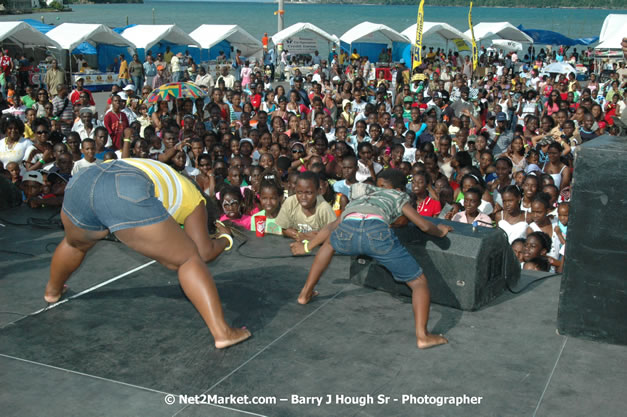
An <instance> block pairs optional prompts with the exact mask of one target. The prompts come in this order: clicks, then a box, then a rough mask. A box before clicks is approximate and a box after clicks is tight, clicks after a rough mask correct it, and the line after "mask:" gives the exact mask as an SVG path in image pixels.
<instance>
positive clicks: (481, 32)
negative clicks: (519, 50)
mask: <svg viewBox="0 0 627 417" xmlns="http://www.w3.org/2000/svg"><path fill="white" fill-rule="evenodd" d="M474 31H475V41H477V42H481V41H482V40H484V39H488V38H500V39H506V40H508V41H515V42H523V43H533V39H532V38H531V36H529V35H527V34H526V33H525V32H523V31H522V30H520V29H518V28H517V27H515V26H514V25H512V24H511V23H509V22H481V23H479V24H478V25H475V26H474ZM464 34H465V35H466V36H467V37H468V38H471V37H472V35H471V34H470V30H467V31H466V32H464Z"/></svg>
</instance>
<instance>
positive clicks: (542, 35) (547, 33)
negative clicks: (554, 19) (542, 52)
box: [518, 25, 599, 46]
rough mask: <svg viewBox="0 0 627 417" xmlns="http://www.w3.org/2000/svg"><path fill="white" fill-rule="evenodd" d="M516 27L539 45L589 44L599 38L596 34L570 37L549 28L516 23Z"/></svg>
mask: <svg viewBox="0 0 627 417" xmlns="http://www.w3.org/2000/svg"><path fill="white" fill-rule="evenodd" d="M518 29H520V30H522V31H523V32H525V33H526V34H527V35H529V36H530V37H531V38H532V39H533V42H534V43H535V44H540V45H563V46H573V45H590V44H591V43H594V42H596V41H598V40H599V37H598V36H595V37H592V38H577V39H571V38H569V37H567V36H564V35H562V34H561V33H557V32H553V31H551V30H543V29H527V28H524V27H523V25H518Z"/></svg>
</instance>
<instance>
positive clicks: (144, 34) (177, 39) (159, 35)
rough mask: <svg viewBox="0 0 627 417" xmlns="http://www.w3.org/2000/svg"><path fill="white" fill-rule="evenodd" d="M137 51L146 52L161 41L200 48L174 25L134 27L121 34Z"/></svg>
mask: <svg viewBox="0 0 627 417" xmlns="http://www.w3.org/2000/svg"><path fill="white" fill-rule="evenodd" d="M121 35H122V37H123V38H125V39H127V40H128V41H130V42H131V43H132V44H133V45H135V47H136V48H137V49H144V50H148V49H150V48H152V47H153V46H154V45H156V44H157V43H159V42H161V41H167V42H170V43H173V44H176V45H194V46H200V45H199V44H198V42H196V41H195V40H194V39H193V38H192V37H191V36H190V35H188V34H187V33H185V32H183V30H182V29H181V28H179V27H178V26H176V25H136V26H133V27H130V28H128V29H126V30H125V31H124V32H122V33H121Z"/></svg>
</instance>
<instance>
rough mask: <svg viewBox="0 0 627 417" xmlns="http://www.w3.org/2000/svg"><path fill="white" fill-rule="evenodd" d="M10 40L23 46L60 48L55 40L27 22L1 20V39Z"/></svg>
mask: <svg viewBox="0 0 627 417" xmlns="http://www.w3.org/2000/svg"><path fill="white" fill-rule="evenodd" d="M4 40H9V41H11V42H13V43H15V44H17V45H19V46H21V47H22V48H24V47H35V46H42V47H46V46H50V47H53V48H57V49H60V48H61V45H59V44H58V43H57V42H55V41H54V40H52V39H50V38H49V37H47V36H46V35H44V34H43V33H41V32H40V31H38V30H37V29H35V28H33V27H32V26H31V25H29V24H28V23H25V22H0V41H4Z"/></svg>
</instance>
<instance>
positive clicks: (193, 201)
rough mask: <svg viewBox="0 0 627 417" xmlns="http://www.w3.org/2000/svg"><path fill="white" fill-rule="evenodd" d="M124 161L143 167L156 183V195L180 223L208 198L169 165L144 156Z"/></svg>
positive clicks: (124, 160) (123, 160)
mask: <svg viewBox="0 0 627 417" xmlns="http://www.w3.org/2000/svg"><path fill="white" fill-rule="evenodd" d="M121 161H122V162H124V163H127V164H129V165H132V166H134V167H135V168H138V169H141V170H142V171H143V172H144V173H145V174H146V175H148V177H149V178H150V179H151V180H152V182H153V183H154V184H155V197H157V198H158V199H159V201H161V203H163V207H165V209H166V210H167V211H168V213H170V216H172V218H173V219H174V220H175V221H176V222H177V223H178V224H183V223H185V219H186V218H187V216H189V215H190V214H192V211H194V209H195V208H196V207H198V204H200V202H201V201H202V202H205V203H206V200H205V198H204V197H203V195H202V194H201V193H200V191H199V190H198V188H196V186H195V185H194V184H193V183H192V182H191V180H189V179H188V178H185V177H184V176H183V175H181V174H179V173H178V172H176V170H174V168H172V167H171V166H169V165H166V164H164V163H162V162H158V161H153V160H152V159H144V158H126V159H122V160H121Z"/></svg>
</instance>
